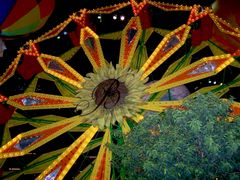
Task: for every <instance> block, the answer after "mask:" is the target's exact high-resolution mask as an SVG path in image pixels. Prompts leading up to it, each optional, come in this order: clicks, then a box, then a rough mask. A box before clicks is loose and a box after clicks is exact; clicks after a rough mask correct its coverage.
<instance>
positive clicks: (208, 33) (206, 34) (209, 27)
mask: <svg viewBox="0 0 240 180" xmlns="http://www.w3.org/2000/svg"><path fill="white" fill-rule="evenodd" d="M200 30H201V36H202V40H203V41H206V40H209V39H210V38H211V37H212V33H213V21H212V19H211V18H210V17H209V16H206V17H204V18H202V20H201V28H200Z"/></svg>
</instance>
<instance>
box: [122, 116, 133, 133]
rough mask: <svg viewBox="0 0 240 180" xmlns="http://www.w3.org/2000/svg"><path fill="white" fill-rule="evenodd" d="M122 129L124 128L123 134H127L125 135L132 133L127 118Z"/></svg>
mask: <svg viewBox="0 0 240 180" xmlns="http://www.w3.org/2000/svg"><path fill="white" fill-rule="evenodd" d="M121 128H122V132H123V134H125V135H126V134H128V133H129V132H130V131H131V129H130V127H129V125H128V123H127V120H126V118H124V120H123V122H122V124H121Z"/></svg>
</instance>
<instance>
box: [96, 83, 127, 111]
mask: <svg viewBox="0 0 240 180" xmlns="http://www.w3.org/2000/svg"><path fill="white" fill-rule="evenodd" d="M127 94H128V89H127V87H126V86H125V84H124V83H123V82H120V81H118V80H117V79H107V80H104V81H102V82H101V83H100V84H98V86H97V87H96V89H95V91H94V93H93V95H94V97H95V103H96V104H97V105H98V106H103V107H104V108H106V109H112V108H113V107H115V106H116V105H119V104H123V103H124V98H125V97H126V96H127Z"/></svg>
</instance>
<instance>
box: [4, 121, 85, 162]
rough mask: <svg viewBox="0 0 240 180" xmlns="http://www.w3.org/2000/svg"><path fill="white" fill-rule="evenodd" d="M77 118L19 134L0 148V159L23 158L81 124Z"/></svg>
mask: <svg viewBox="0 0 240 180" xmlns="http://www.w3.org/2000/svg"><path fill="white" fill-rule="evenodd" d="M82 122H83V121H82V119H81V118H80V117H79V116H75V117H72V118H69V119H65V120H63V121H60V122H57V123H53V124H50V125H47V126H43V127H40V128H37V129H34V130H31V131H28V132H25V133H22V134H19V135H18V136H16V137H15V138H13V139H12V140H11V141H9V142H8V143H7V144H6V145H4V146H2V147H1V148H0V158H8V157H16V156H23V155H25V154H27V153H29V152H30V151H32V150H34V149H36V148H38V147H39V146H41V145H43V144H46V143H47V142H48V141H50V140H52V139H54V138H55V137H57V136H59V135H61V134H63V133H65V132H67V131H69V130H70V129H72V128H74V127H75V126H77V125H78V124H80V123H82Z"/></svg>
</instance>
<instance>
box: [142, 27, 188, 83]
mask: <svg viewBox="0 0 240 180" xmlns="http://www.w3.org/2000/svg"><path fill="white" fill-rule="evenodd" d="M190 29H191V27H190V26H187V25H185V24H184V25H182V26H180V27H179V28H177V29H175V30H174V31H172V32H171V33H169V34H167V35H166V36H165V37H164V38H163V40H162V41H161V42H160V44H159V45H158V46H157V48H156V49H155V50H154V51H153V53H152V54H151V56H150V57H149V58H148V60H147V61H146V63H145V64H144V65H143V67H142V68H141V69H140V71H142V72H143V76H142V79H145V78H146V77H147V76H148V75H149V74H151V73H152V72H153V71H154V70H155V69H157V68H158V67H159V66H160V65H161V64H162V63H163V62H164V61H165V60H167V58H169V57H170V56H171V55H172V54H173V53H175V52H176V51H177V50H178V49H179V48H180V47H181V46H182V45H183V44H184V43H185V41H186V39H187V36H188V33H189V31H190Z"/></svg>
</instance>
